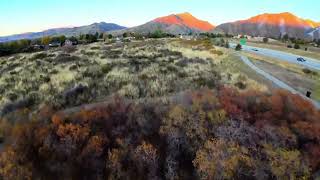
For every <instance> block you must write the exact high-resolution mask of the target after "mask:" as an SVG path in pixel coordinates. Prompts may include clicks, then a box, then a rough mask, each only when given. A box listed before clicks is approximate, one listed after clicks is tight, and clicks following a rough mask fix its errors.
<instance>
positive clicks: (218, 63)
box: [0, 39, 267, 114]
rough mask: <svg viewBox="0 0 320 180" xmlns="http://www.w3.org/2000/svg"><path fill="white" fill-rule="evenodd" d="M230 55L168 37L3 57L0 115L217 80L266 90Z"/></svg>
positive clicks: (164, 92)
mask: <svg viewBox="0 0 320 180" xmlns="http://www.w3.org/2000/svg"><path fill="white" fill-rule="evenodd" d="M234 59H235V57H234V55H232V53H231V51H227V50H225V49H224V48H213V47H212V45H211V44H210V41H209V42H208V41H190V42H189V43H186V42H184V41H181V40H170V39H162V40H147V41H143V42H142V41H137V42H130V43H113V44H105V43H103V42H98V43H93V44H90V45H80V46H77V47H72V48H71V49H64V48H57V49H53V50H49V51H46V52H40V53H33V54H17V55H13V56H11V57H2V58H1V59H0V63H1V68H0V74H1V76H0V85H1V86H0V92H1V96H0V107H1V109H2V114H7V113H10V112H12V111H14V109H19V107H20V108H22V107H28V108H35V109H37V108H38V107H39V106H42V105H44V104H50V105H52V106H54V107H56V108H58V109H60V108H66V107H72V106H76V105H81V104H86V103H93V102H98V101H103V100H104V99H106V98H107V97H109V96H112V95H114V94H119V95H120V96H124V97H126V98H130V99H143V98H155V97H160V98H163V99H165V97H166V96H168V95H172V94H175V93H177V92H181V91H185V90H192V89H197V88H200V87H204V86H207V87H209V88H213V87H217V86H218V85H219V84H229V85H231V86H237V87H240V89H242V90H246V89H248V88H249V89H250V88H252V89H257V90H264V91H265V90H266V89H267V88H266V87H265V86H264V85H261V84H260V83H257V81H255V80H253V79H251V78H250V76H253V77H255V76H254V75H252V72H248V70H247V68H246V67H244V66H243V65H241V64H239V62H237V60H234ZM239 68H240V69H239ZM255 78H257V77H255Z"/></svg>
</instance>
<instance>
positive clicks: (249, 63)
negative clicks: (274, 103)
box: [240, 55, 320, 109]
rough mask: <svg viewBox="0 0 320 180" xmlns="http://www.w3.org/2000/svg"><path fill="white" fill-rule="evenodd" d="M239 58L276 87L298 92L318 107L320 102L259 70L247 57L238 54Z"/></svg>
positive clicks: (294, 92)
mask: <svg viewBox="0 0 320 180" xmlns="http://www.w3.org/2000/svg"><path fill="white" fill-rule="evenodd" d="M240 58H241V60H242V61H243V62H244V63H245V64H246V65H248V66H249V67H250V68H251V69H253V70H254V71H256V72H257V73H258V74H260V75H262V76H263V77H265V78H266V79H268V80H270V81H272V82H273V83H274V84H276V85H277V86H278V87H280V88H282V89H286V90H288V91H290V92H291V93H293V94H298V95H300V96H301V97H303V98H304V99H305V100H307V101H310V102H311V103H312V104H314V106H315V107H316V108H318V109H320V104H319V102H317V101H314V100H312V99H309V98H307V97H306V96H305V95H304V94H301V93H300V92H298V91H296V90H295V89H293V88H292V87H290V86H289V85H287V84H286V83H284V82H282V81H281V80H279V79H277V78H275V77H274V76H272V75H270V74H268V73H266V72H265V71H263V70H261V69H260V68H258V67H257V66H255V65H254V64H253V63H252V62H251V61H250V60H249V59H248V58H247V57H245V56H243V55H240Z"/></svg>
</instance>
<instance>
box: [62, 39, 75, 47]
mask: <svg viewBox="0 0 320 180" xmlns="http://www.w3.org/2000/svg"><path fill="white" fill-rule="evenodd" d="M73 45H74V44H73V42H72V41H71V40H69V39H67V40H66V41H65V42H64V46H73Z"/></svg>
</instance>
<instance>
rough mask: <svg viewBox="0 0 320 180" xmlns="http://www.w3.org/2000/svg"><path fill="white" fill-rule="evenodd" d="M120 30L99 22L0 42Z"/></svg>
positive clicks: (0, 40) (55, 29) (34, 33)
mask: <svg viewBox="0 0 320 180" xmlns="http://www.w3.org/2000/svg"><path fill="white" fill-rule="evenodd" d="M121 29H126V27H124V26H120V25H117V24H113V23H105V22H100V23H93V24H91V25H87V26H79V27H72V28H54V29H48V30H45V31H42V32H33V33H23V34H16V35H11V36H5V37H0V42H7V41H15V40H19V39H36V38H41V37H43V36H58V35H65V36H79V35H80V34H94V33H96V32H98V33H104V32H108V31H114V30H121Z"/></svg>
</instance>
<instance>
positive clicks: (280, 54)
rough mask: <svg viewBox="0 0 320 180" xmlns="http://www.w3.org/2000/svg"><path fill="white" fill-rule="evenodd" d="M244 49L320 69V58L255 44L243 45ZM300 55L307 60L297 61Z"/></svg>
mask: <svg viewBox="0 0 320 180" xmlns="http://www.w3.org/2000/svg"><path fill="white" fill-rule="evenodd" d="M230 46H231V47H235V46H236V44H234V43H230ZM242 50H244V51H247V52H251V53H255V54H258V55H264V56H268V57H272V58H276V59H279V60H283V61H287V62H290V63H294V64H299V65H302V66H305V67H307V68H310V69H315V70H320V60H316V59H312V58H308V57H302V56H299V55H295V54H291V53H286V52H282V51H276V50H271V49H265V48H258V47H253V46H246V45H245V46H242ZM298 57H302V58H304V59H305V60H306V61H305V62H299V61H297V58H298Z"/></svg>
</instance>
